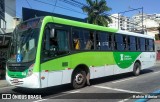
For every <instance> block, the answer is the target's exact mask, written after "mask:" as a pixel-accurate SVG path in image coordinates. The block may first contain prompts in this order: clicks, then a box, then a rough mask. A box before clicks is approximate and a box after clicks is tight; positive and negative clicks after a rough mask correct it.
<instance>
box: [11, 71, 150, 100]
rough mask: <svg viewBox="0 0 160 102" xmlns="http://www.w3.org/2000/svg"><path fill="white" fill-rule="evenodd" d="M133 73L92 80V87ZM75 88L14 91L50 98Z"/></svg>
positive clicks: (145, 72) (144, 72) (143, 72)
mask: <svg viewBox="0 0 160 102" xmlns="http://www.w3.org/2000/svg"><path fill="white" fill-rule="evenodd" d="M151 72H153V70H151V69H146V70H142V71H141V75H144V74H148V73H151ZM132 76H133V74H132V73H125V74H119V75H112V76H108V77H103V78H97V79H93V80H91V85H96V84H101V83H105V82H112V81H116V80H120V79H124V78H129V77H132ZM71 90H73V88H72V87H71V85H70V84H65V85H60V86H54V87H49V88H43V89H28V88H21V87H17V88H14V89H12V91H14V92H15V93H18V94H27V95H42V97H45V96H47V97H48V96H50V95H57V94H60V93H62V92H63V93H65V92H67V91H71Z"/></svg>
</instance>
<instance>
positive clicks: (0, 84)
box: [0, 78, 10, 88]
mask: <svg viewBox="0 0 160 102" xmlns="http://www.w3.org/2000/svg"><path fill="white" fill-rule="evenodd" d="M8 86H10V85H9V83H8V82H7V81H6V80H5V79H4V78H3V79H0V88H2V87H8Z"/></svg>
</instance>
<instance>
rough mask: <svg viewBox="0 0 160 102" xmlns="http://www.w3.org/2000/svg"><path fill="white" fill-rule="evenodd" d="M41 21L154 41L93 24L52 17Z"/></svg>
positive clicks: (137, 34) (146, 36)
mask: <svg viewBox="0 0 160 102" xmlns="http://www.w3.org/2000/svg"><path fill="white" fill-rule="evenodd" d="M42 19H43V22H54V23H57V24H64V25H70V26H75V27H80V28H87V29H92V30H98V31H108V32H113V33H121V34H125V35H132V36H139V37H145V38H152V39H154V37H153V36H150V35H144V34H140V33H134V32H128V31H123V30H118V29H116V28H111V27H104V26H98V25H94V24H88V23H84V22H79V21H74V20H69V19H64V18H59V17H54V16H45V17H42Z"/></svg>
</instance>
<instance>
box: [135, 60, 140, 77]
mask: <svg viewBox="0 0 160 102" xmlns="http://www.w3.org/2000/svg"><path fill="white" fill-rule="evenodd" d="M140 71H141V65H140V63H139V62H136V63H135V64H134V67H133V74H134V75H135V76H138V75H139V74H140Z"/></svg>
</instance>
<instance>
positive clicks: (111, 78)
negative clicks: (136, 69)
mask: <svg viewBox="0 0 160 102" xmlns="http://www.w3.org/2000/svg"><path fill="white" fill-rule="evenodd" d="M151 72H154V71H153V70H152V69H145V70H142V71H141V74H140V75H144V74H148V73H151ZM133 76H134V75H133V73H132V72H129V73H124V74H117V75H112V76H107V77H102V78H97V79H92V80H91V85H96V84H101V83H105V82H112V81H116V80H120V79H125V78H129V77H133Z"/></svg>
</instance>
